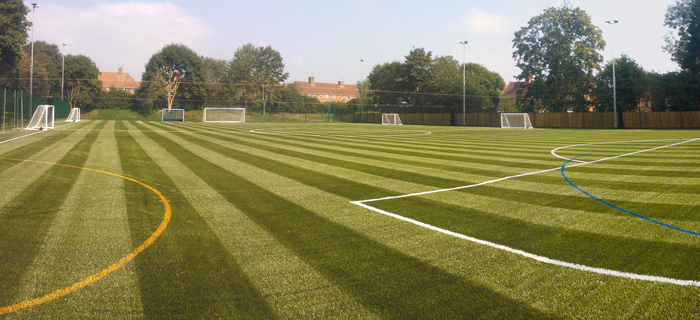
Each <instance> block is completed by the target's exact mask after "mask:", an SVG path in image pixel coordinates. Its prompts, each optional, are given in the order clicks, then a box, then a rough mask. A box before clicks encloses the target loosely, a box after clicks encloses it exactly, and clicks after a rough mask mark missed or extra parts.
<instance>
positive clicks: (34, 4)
mask: <svg viewBox="0 0 700 320" xmlns="http://www.w3.org/2000/svg"><path fill="white" fill-rule="evenodd" d="M39 7H41V6H40V5H39V4H38V3H36V2H32V8H34V9H36V8H39Z"/></svg>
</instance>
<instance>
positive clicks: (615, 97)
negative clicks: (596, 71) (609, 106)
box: [605, 20, 618, 129]
mask: <svg viewBox="0 0 700 320" xmlns="http://www.w3.org/2000/svg"><path fill="white" fill-rule="evenodd" d="M605 23H607V24H609V25H615V24H617V23H618V21H617V20H613V21H605ZM613 117H615V129H617V81H615V46H614V45H613Z"/></svg>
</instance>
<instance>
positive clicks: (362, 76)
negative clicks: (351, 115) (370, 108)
mask: <svg viewBox="0 0 700 320" xmlns="http://www.w3.org/2000/svg"><path fill="white" fill-rule="evenodd" d="M360 62H361V64H360V85H361V87H360V102H361V103H362V104H361V105H360V123H364V122H365V59H360Z"/></svg>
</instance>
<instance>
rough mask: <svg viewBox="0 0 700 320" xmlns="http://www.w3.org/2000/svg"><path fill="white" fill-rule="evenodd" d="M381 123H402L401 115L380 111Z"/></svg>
mask: <svg viewBox="0 0 700 320" xmlns="http://www.w3.org/2000/svg"><path fill="white" fill-rule="evenodd" d="M382 124H385V125H397V126H400V125H403V123H401V117H399V114H398V113H382Z"/></svg>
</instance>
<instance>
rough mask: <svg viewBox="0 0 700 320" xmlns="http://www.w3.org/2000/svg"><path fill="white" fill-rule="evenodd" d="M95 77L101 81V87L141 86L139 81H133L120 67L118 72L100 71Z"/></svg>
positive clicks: (127, 87)
mask: <svg viewBox="0 0 700 320" xmlns="http://www.w3.org/2000/svg"><path fill="white" fill-rule="evenodd" d="M97 79H99V80H101V81H102V88H117V89H125V88H126V89H137V88H139V87H140V86H141V82H139V81H135V80H134V78H132V77H131V76H130V75H129V74H128V73H123V72H122V70H121V68H119V72H100V75H99V76H97Z"/></svg>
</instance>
